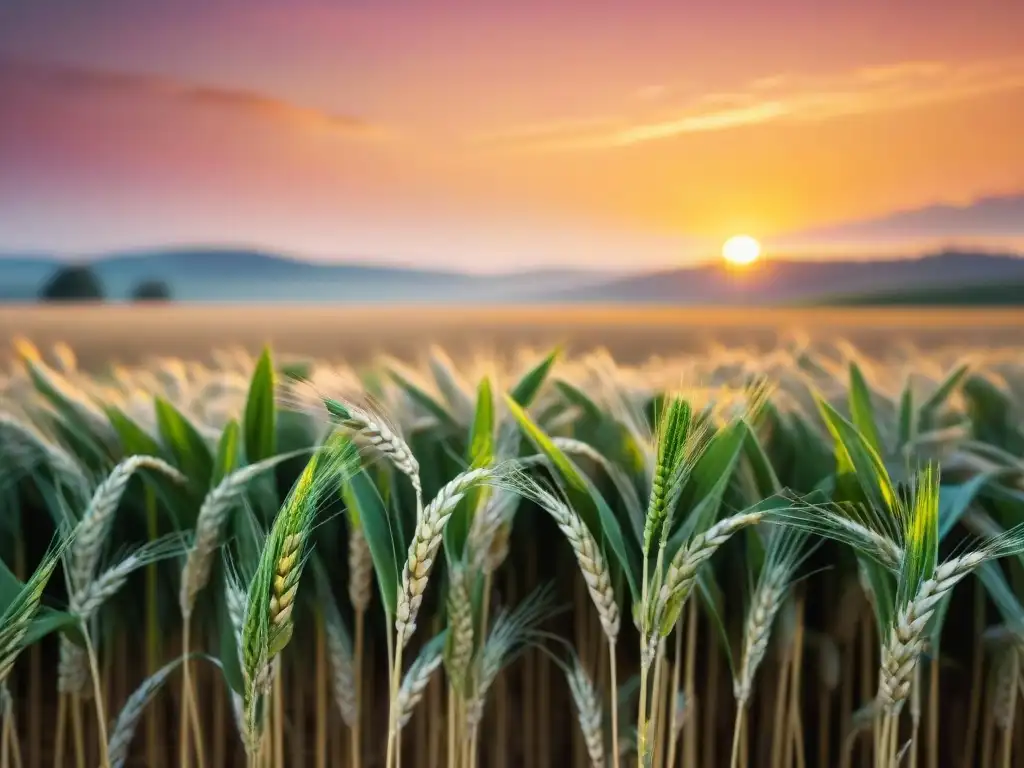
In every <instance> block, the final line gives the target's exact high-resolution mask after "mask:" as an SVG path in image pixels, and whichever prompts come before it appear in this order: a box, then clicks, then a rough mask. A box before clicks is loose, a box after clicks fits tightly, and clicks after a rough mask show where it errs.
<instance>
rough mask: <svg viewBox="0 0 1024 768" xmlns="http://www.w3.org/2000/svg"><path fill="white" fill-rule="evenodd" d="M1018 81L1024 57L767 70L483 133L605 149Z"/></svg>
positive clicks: (1022, 81)
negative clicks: (596, 113) (639, 109)
mask: <svg viewBox="0 0 1024 768" xmlns="http://www.w3.org/2000/svg"><path fill="white" fill-rule="evenodd" d="M1020 89H1024V57H1013V58H1006V59H997V60H990V61H979V62H969V63H950V62H941V61H906V62H896V63H893V64H889V65H884V66H873V67H863V68H859V69H854V70H849V71H846V72H840V73H835V74H832V75H806V74H791V73H779V74H774V75H768V76H764V77H760V78H757V79H755V80H752V81H750V82H748V83H746V84H744V85H742V86H741V87H738V88H735V89H730V90H728V91H720V92H712V93H706V94H703V95H699V96H696V97H691V98H690V99H689V100H688V101H687V102H686V103H682V104H679V105H678V106H677V108H676V109H675V110H673V111H671V112H669V111H666V110H659V112H658V113H656V114H655V113H652V112H647V113H645V114H637V113H636V109H635V105H633V110H632V113H631V114H629V115H628V116H620V117H616V118H608V117H604V118H600V119H593V118H584V119H579V120H572V119H562V120H555V121H552V122H550V123H546V124H545V123H541V124H534V125H531V126H529V127H528V130H523V129H522V128H516V127H513V128H510V129H508V130H506V131H504V132H499V133H492V134H490V135H489V136H488V137H486V138H487V140H488V141H489V142H492V143H498V144H503V145H505V146H507V147H509V148H512V149H526V150H539V151H558V150H593V149H608V148H614V147H626V146H632V145H636V144H643V143H646V142H650V141H658V140H663V139H669V138H673V137H677V136H683V135H686V134H692V133H704V132H708V131H724V130H734V129H738V128H745V127H751V126H757V125H764V124H768V123H782V122H791V123H805V122H820V121H826V120H833V119H837V118H841V117H847V116H851V115H862V114H871V113H879V112H889V111H896V110H902V109H912V108H918V107H924V106H928V105H933V104H942V103H949V102H957V101H964V100H967V99H972V98H976V97H980V96H985V95H992V94H999V93H1009V92H1012V91H1016V90H1020ZM625 112H626V110H625V109H624V113H625ZM478 138H479V137H478Z"/></svg>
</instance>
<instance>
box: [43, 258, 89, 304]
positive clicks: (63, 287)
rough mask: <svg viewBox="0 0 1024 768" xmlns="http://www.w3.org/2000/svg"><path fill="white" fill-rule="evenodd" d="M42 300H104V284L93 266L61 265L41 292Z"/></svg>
mask: <svg viewBox="0 0 1024 768" xmlns="http://www.w3.org/2000/svg"><path fill="white" fill-rule="evenodd" d="M39 298H40V299H41V300H42V301H103V284H102V283H101V282H100V279H99V277H98V276H97V275H96V273H95V272H94V271H93V270H92V268H91V267H89V266H87V265H84V264H81V265H78V264H76V265H68V266H65V267H60V268H59V269H58V270H57V271H56V272H54V274H53V276H52V277H51V278H50V279H49V280H48V281H47V283H46V284H45V285H44V286H43V289H42V290H41V291H40V292H39Z"/></svg>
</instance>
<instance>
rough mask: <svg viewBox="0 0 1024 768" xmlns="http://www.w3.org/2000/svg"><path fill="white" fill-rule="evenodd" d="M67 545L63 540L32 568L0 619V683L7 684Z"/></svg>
mask: <svg viewBox="0 0 1024 768" xmlns="http://www.w3.org/2000/svg"><path fill="white" fill-rule="evenodd" d="M66 546H67V542H66V540H65V541H64V542H61V543H60V544H58V545H57V546H56V547H53V548H51V550H50V551H49V552H47V554H46V556H45V557H44V558H43V560H42V562H41V563H40V564H39V566H38V567H37V568H36V569H35V571H34V572H33V573H32V575H31V576H30V577H29V579H28V581H27V582H26V583H25V585H24V586H23V587H22V588H21V590H20V591H19V593H18V594H17V596H16V597H15V598H14V599H13V600H12V601H11V603H10V604H9V605H8V606H7V609H6V610H5V611H4V613H3V615H2V616H0V684H6V681H7V677H8V675H10V673H11V669H12V668H13V667H14V662H15V660H16V659H17V658H18V654H19V653H20V652H21V650H22V648H23V646H24V643H25V636H26V635H27V634H28V629H29V626H30V625H31V623H32V619H33V618H35V615H36V613H37V612H38V610H39V606H40V605H41V604H42V599H43V590H44V589H46V585H47V584H48V583H49V581H50V577H51V576H53V572H54V570H56V568H57V563H59V562H60V558H61V554H62V553H63V551H64V548H65V547H66Z"/></svg>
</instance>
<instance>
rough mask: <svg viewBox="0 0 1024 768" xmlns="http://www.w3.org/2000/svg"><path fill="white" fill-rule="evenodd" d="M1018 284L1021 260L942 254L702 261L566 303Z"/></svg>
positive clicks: (810, 296)
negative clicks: (748, 263)
mask: <svg viewBox="0 0 1024 768" xmlns="http://www.w3.org/2000/svg"><path fill="white" fill-rule="evenodd" d="M1007 283H1015V284H1019V283H1024V258H1020V257H1018V256H1013V255H1002V254H979V253H961V252H953V251H950V252H943V253H938V254H934V255H929V256H922V257H919V258H912V259H905V258H904V259H883V260H871V261H868V260H864V261H782V260H766V261H764V262H763V263H759V264H756V265H754V266H752V267H749V268H745V269H730V268H728V267H726V266H724V265H718V264H715V265H706V266H701V267H693V268H689V269H675V270H668V271H662V272H657V273H651V274H645V275H637V276H634V277H627V278H623V279H619V280H612V281H609V282H608V283H605V284H604V285H600V286H596V287H591V288H588V289H585V290H582V291H576V290H572V291H568V292H566V293H564V294H563V295H562V297H561V298H562V299H563V300H566V301H586V302H591V301H606V302H614V303H619V302H621V303H633V302H639V303H658V304H759V305H766V304H792V303H806V302H808V301H813V300H825V299H827V298H828V297H832V296H844V297H847V298H846V301H847V302H848V303H855V302H854V299H852V298H851V297H861V299H862V300H864V299H866V298H867V297H870V296H872V295H875V294H894V293H899V292H902V291H908V290H911V291H922V290H926V289H927V290H934V289H940V288H956V287H959V286H963V285H971V286H979V285H986V284H1007Z"/></svg>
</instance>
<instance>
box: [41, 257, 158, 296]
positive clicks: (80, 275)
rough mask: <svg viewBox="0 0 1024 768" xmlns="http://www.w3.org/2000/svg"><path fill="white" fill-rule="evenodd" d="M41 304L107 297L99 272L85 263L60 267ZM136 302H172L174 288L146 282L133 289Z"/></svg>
mask: <svg viewBox="0 0 1024 768" xmlns="http://www.w3.org/2000/svg"><path fill="white" fill-rule="evenodd" d="M39 298H40V300H41V301H103V300H104V299H106V298H107V296H106V291H105V289H104V287H103V281H102V280H100V277H99V275H97V274H96V271H95V270H94V269H92V268H91V267H89V266H88V265H85V264H71V265H67V266H64V267H61V268H59V269H58V270H57V271H56V272H55V273H54V274H53V276H52V277H50V279H49V280H47V281H46V283H45V284H44V285H43V287H42V289H41V290H40V291H39ZM130 298H131V299H132V300H133V301H169V300H170V299H171V288H170V286H169V285H168V284H167V283H166V282H165V281H163V280H159V279H155V278H151V279H147V280H142V281H141V282H139V283H138V284H136V286H135V287H134V288H133V289H132V291H131V294H130Z"/></svg>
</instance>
